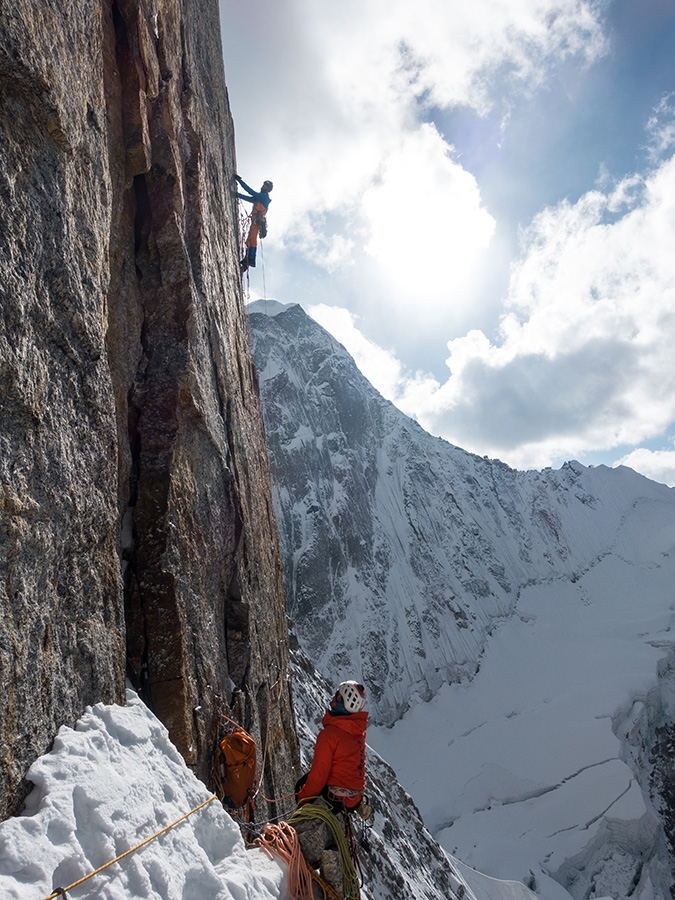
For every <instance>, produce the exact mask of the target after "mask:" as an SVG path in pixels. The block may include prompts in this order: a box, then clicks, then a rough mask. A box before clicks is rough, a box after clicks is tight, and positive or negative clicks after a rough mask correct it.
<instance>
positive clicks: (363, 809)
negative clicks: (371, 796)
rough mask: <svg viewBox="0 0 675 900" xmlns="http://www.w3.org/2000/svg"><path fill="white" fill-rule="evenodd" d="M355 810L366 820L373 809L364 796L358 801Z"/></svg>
mask: <svg viewBox="0 0 675 900" xmlns="http://www.w3.org/2000/svg"><path fill="white" fill-rule="evenodd" d="M356 811H357V813H358V814H359V815H360V816H361V818H362V819H363V820H364V821H367V820H368V819H369V818H370V816H371V814H372V812H373V811H372V809H371V808H370V803H368V798H367V797H364V798H363V800H362V801H361V802H360V803H359V805H358V807H357V808H356Z"/></svg>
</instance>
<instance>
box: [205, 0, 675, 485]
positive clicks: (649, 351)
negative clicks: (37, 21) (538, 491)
mask: <svg viewBox="0 0 675 900" xmlns="http://www.w3.org/2000/svg"><path fill="white" fill-rule="evenodd" d="M220 5H221V21H222V32H223V47H224V59H225V71H226V78H227V83H228V91H229V96H230V104H231V107H232V112H233V115H234V120H235V129H236V136H237V154H238V165H239V170H240V174H241V175H242V176H243V177H244V178H245V179H246V180H247V181H248V182H249V183H251V184H252V185H253V186H259V184H260V183H262V181H263V180H264V179H265V178H271V179H272V180H273V181H274V182H275V188H274V192H273V195H272V199H273V203H272V206H271V208H270V214H269V226H270V234H269V236H268V238H267V239H266V241H265V242H264V245H263V257H264V274H265V278H264V282H263V277H262V269H261V268H260V267H259V268H258V270H256V271H255V272H253V273H252V276H251V285H250V291H251V299H255V298H257V297H259V296H261V295H262V294H263V293H265V294H266V295H267V297H269V298H274V299H277V300H280V301H282V302H289V303H290V302H299V303H301V304H302V305H303V306H304V307H305V309H307V311H308V312H310V314H311V315H313V316H314V317H315V318H316V319H317V320H318V321H319V322H320V323H321V324H322V325H324V327H326V328H327V329H328V330H329V331H331V332H332V333H333V334H334V335H335V336H336V337H337V338H338V340H340V341H341V342H342V343H343V344H344V345H345V346H346V347H347V349H348V350H350V352H351V353H352V354H353V355H354V357H355V359H356V361H357V363H358V364H359V365H360V367H361V368H362V370H363V371H364V373H365V374H366V375H367V376H368V377H369V378H370V380H371V381H372V382H373V384H374V385H375V386H376V387H377V388H378V389H379V390H380V391H381V392H382V393H383V394H384V395H385V396H387V397H389V398H390V399H391V400H393V401H394V402H395V403H396V404H397V405H398V406H399V407H400V408H401V409H403V410H404V411H405V412H406V413H408V414H409V415H413V416H415V417H416V418H417V419H418V421H419V422H420V424H422V425H423V426H424V427H425V428H427V429H428V430H429V431H430V432H432V433H433V434H438V435H441V436H442V437H444V438H446V439H447V440H449V441H451V442H452V443H455V444H457V445H459V446H461V447H464V448H465V449H467V450H470V451H472V452H475V453H479V454H480V455H489V456H491V457H497V458H500V459H503V460H504V461H505V462H507V463H509V464H510V465H513V466H516V467H518V468H539V467H543V466H547V465H554V466H557V465H560V464H561V463H562V462H563V461H564V460H566V459H570V458H577V459H579V460H580V461H581V462H583V463H585V464H587V465H590V464H598V463H605V464H609V465H611V464H615V463H617V462H619V461H625V462H627V464H629V465H632V466H633V467H634V468H636V469H638V470H639V471H642V472H644V473H645V474H647V475H649V476H650V477H653V478H656V479H657V480H662V481H666V482H667V483H669V484H675V442H674V439H675V362H674V359H675V354H674V353H673V351H672V347H673V343H674V339H675V266H674V264H673V262H672V260H671V256H674V255H675V254H673V250H672V248H673V247H674V246H675V159H674V158H673V150H674V148H675V54H674V53H673V48H674V47H675V3H673V2H672V0H614V2H592V0H480V2H477V3H474V4H470V5H468V4H465V3H463V2H462V0H419V2H418V3H416V4H410V3H409V2H407V0H388V2H386V3H385V2H381V0H370V2H369V3H367V4H363V3H357V2H355V0H343V2H341V3H333V4H328V3H321V2H316V0H283V2H278V3H274V4H269V3H268V2H265V0H247V2H244V0H221V4H220Z"/></svg>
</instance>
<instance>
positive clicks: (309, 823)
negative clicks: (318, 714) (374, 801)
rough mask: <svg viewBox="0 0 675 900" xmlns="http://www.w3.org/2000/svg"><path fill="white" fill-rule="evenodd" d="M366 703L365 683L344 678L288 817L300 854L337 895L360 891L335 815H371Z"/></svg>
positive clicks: (333, 700)
mask: <svg viewBox="0 0 675 900" xmlns="http://www.w3.org/2000/svg"><path fill="white" fill-rule="evenodd" d="M365 705H366V691H365V688H364V686H363V685H362V684H359V683H358V682H356V681H343V682H342V684H341V685H340V686H339V687H338V689H337V691H336V692H335V694H334V695H333V698H332V699H331V702H330V708H329V709H327V710H326V712H325V713H324V716H323V719H322V723H321V724H322V725H323V729H322V730H321V731H320V732H319V735H318V737H317V739H316V745H315V747H314V758H313V760H312V766H311V768H310V770H309V772H308V773H307V775H305V776H303V777H302V778H301V779H300V780H299V781H298V783H297V785H296V796H297V799H298V803H299V804H300V805H299V806H298V808H297V809H296V811H295V813H294V814H293V815H292V816H291V819H290V822H291V824H292V825H293V827H294V828H295V830H296V832H297V833H298V839H299V842H300V847H301V849H302V853H303V856H304V857H305V859H306V860H307V862H308V863H309V865H310V866H313V867H314V868H320V872H321V877H322V878H323V879H324V881H325V882H327V884H329V885H330V886H331V887H332V888H333V889H334V890H335V891H336V893H338V894H339V895H340V896H341V897H353V896H358V878H357V877H356V871H355V870H354V867H353V863H352V862H351V860H350V859H349V858H347V859H345V853H344V847H345V838H344V832H343V831H342V826H341V824H340V822H339V821H338V816H340V814H341V813H342V812H345V813H349V812H351V811H352V810H358V812H359V814H360V815H361V816H363V818H368V817H369V816H370V807H369V806H368V803H367V800H365V799H364V790H365V787H366V728H367V727H368V713H367V712H366V711H365V709H364V707H365ZM346 821H347V819H345V822H346ZM341 845H342V852H340V847H341ZM347 857H348V854H347ZM354 882H355V883H354ZM354 891H355V893H354Z"/></svg>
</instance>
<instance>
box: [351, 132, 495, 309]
mask: <svg viewBox="0 0 675 900" xmlns="http://www.w3.org/2000/svg"><path fill="white" fill-rule="evenodd" d="M378 175H379V177H378V179H377V182H376V183H375V184H373V185H372V186H371V187H370V188H368V190H367V191H366V192H365V193H364V195H363V199H362V215H363V217H364V218H365V219H366V220H367V221H368V223H369V227H368V235H367V240H366V245H365V249H366V251H367V253H369V254H370V255H371V256H372V257H374V258H375V259H376V260H377V262H378V263H379V264H380V266H381V268H382V272H383V274H384V275H385V276H386V278H387V280H388V282H389V298H390V301H389V302H390V303H391V302H392V301H396V300H398V301H399V302H401V301H402V302H404V303H406V305H407V304H408V303H409V302H410V296H411V294H414V295H415V296H416V298H417V301H416V302H417V304H418V306H420V305H421V306H422V307H424V308H433V307H434V306H438V305H439V304H443V305H445V304H447V302H448V295H449V293H455V294H457V293H461V292H462V291H464V292H466V291H467V289H468V288H469V286H470V284H471V281H472V278H473V277H475V272H476V266H477V264H478V263H479V262H480V260H481V258H482V256H483V253H484V251H485V250H486V249H487V246H488V244H489V242H490V238H491V237H492V234H493V232H494V227H495V222H494V219H493V218H492V216H490V215H489V214H488V213H487V212H486V210H485V209H484V208H483V207H482V205H481V199H480V193H479V190H478V185H477V184H476V180H475V178H474V177H473V176H472V175H470V174H469V173H468V172H466V171H465V170H464V169H463V168H462V167H461V166H460V165H458V163H456V162H455V161H454V160H453V159H452V158H451V155H450V148H449V147H448V145H447V143H446V142H445V141H444V140H443V138H442V137H441V136H440V134H439V133H438V131H436V129H435V128H434V127H433V125H422V126H421V127H420V128H419V129H417V131H415V132H411V133H410V134H409V135H407V136H406V137H405V139H404V140H403V141H402V142H401V143H400V144H399V146H398V147H397V148H396V149H395V150H394V151H392V152H391V153H390V154H389V156H388V157H387V158H386V160H384V162H383V164H382V166H381V168H380V171H379V173H378ZM425 272H430V273H431V277H430V278H429V281H428V283H427V284H426V285H425V286H423V289H422V290H417V288H419V287H420V280H421V279H423V278H424V273H425ZM439 272H440V273H442V274H443V278H442V279H441V280H439V278H438V273H439ZM425 288H426V289H425Z"/></svg>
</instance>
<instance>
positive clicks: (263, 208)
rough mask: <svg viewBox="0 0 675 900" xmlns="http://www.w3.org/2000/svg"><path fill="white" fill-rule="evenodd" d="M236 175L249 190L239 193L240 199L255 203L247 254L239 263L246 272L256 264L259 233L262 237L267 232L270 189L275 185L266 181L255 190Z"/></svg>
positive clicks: (240, 182)
mask: <svg viewBox="0 0 675 900" xmlns="http://www.w3.org/2000/svg"><path fill="white" fill-rule="evenodd" d="M234 177H235V179H236V180H237V181H238V182H239V184H240V185H241V186H242V187H243V189H244V190H245V191H248V194H239V193H237V197H239V199H240V200H246V201H247V202H248V203H252V204H253V209H252V210H251V227H250V228H249V230H248V237H247V238H246V255H245V256H244V258H243V259H242V260H241V262H240V264H239V265H240V266H241V271H242V272H245V271H246V270H247V269H248V267H249V266H255V257H256V251H257V249H258V234H260V237H262V238H264V237H265V236H266V234H267V209H268V207H269V205H270V203H271V202H272V201H271V199H270V191H271V190H272V188H273V187H274V185H273V184H272V182H271V181H264V182H263V186H262V187H261V188H260V190H259V191H254V190H253V188H250V187H249V186H248V185H247V184H246V182H245V181H244V180H243V179H241V178H240V177H239V175H235V176H234Z"/></svg>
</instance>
